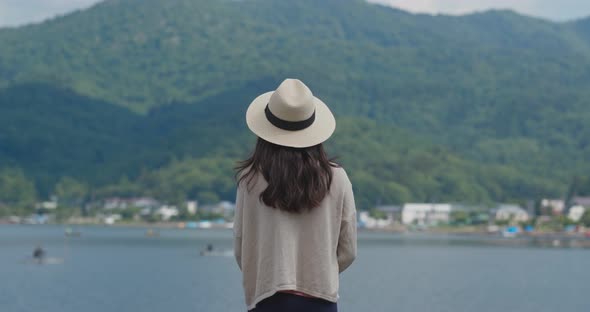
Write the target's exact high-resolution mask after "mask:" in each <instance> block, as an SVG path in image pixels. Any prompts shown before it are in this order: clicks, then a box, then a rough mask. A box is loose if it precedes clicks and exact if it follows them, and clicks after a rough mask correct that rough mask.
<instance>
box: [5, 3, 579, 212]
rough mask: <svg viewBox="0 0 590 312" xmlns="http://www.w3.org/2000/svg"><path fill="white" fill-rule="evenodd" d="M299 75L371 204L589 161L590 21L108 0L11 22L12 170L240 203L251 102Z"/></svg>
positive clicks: (565, 180)
mask: <svg viewBox="0 0 590 312" xmlns="http://www.w3.org/2000/svg"><path fill="white" fill-rule="evenodd" d="M286 77H297V78H300V79H302V80H304V81H305V82H306V83H307V84H308V85H309V86H310V87H311V89H312V90H313V91H315V93H316V95H317V96H319V97H320V98H322V99H324V101H325V102H326V103H328V104H329V105H330V107H331V108H332V109H333V111H334V112H335V114H336V115H337V117H338V120H339V126H338V129H337V134H336V136H335V137H334V140H333V141H332V142H330V144H329V147H330V148H331V151H332V152H333V153H334V154H337V155H341V156H342V158H341V162H342V163H343V164H344V165H345V167H346V168H347V169H348V170H349V172H350V175H351V178H352V179H353V182H355V183H354V184H355V187H356V188H357V190H356V191H357V193H358V196H357V197H358V199H359V201H360V203H361V207H363V208H369V207H370V206H371V205H373V204H375V203H376V202H380V203H400V202H403V201H409V200H414V201H429V200H445V201H470V202H482V201H491V200H494V201H509V200H525V199H531V198H537V197H540V196H562V195H563V194H564V193H565V191H566V188H567V186H568V184H569V183H570V181H571V179H572V177H573V176H574V175H576V174H580V173H581V172H583V171H584V170H588V169H589V167H590V166H589V165H588V160H589V158H590V156H589V155H590V106H589V105H588V103H589V101H590V91H589V90H590V19H585V20H580V21H577V22H571V23H551V22H547V21H544V20H540V19H535V18H529V17H524V16H521V15H518V14H515V13H513V12H510V11H489V12H485V13H481V14H473V15H468V16H462V17H449V16H426V15H412V14H409V13H406V12H404V11H400V10H396V9H392V8H388V7H383V6H379V5H372V4H368V3H366V2H364V1H361V0H322V1H317V0H314V1H312V0H300V1H279V0H245V1H222V0H219V1H204V0H203V1H194V0H169V1H157V0H141V1H140V0H110V1H106V2H104V3H101V4H99V5H97V6H95V7H93V8H91V9H89V10H86V11H82V12H77V13H75V14H71V15H68V16H66V17H63V18H58V19H55V20H51V21H48V22H45V23H43V24H40V25H31V26H26V27H21V28H17V29H4V30H0V87H1V88H2V90H0V121H1V122H0V161H1V163H0V167H7V168H8V167H10V168H21V169H22V170H24V172H25V174H26V175H27V176H28V177H29V178H30V179H33V180H34V181H35V182H36V185H37V188H38V189H39V191H40V194H41V195H47V194H49V193H51V192H52V191H53V188H54V184H55V183H56V182H58V181H59V180H60V179H63V176H69V177H73V178H75V179H76V180H77V181H78V182H79V183H81V184H88V185H90V186H91V187H92V188H93V189H95V191H94V192H96V193H100V194H106V195H112V194H120V193H126V194H136V193H141V194H148V195H154V196H159V197H163V198H167V199H170V200H173V201H180V200H182V199H184V198H198V199H201V200H203V201H214V200H216V199H219V198H225V199H232V196H233V189H234V186H233V181H232V171H231V167H232V165H233V161H234V160H235V159H238V158H240V157H244V156H245V155H246V153H247V151H248V148H249V146H250V145H251V143H252V142H253V137H252V136H251V135H249V134H248V133H247V131H246V130H245V129H246V128H245V123H244V121H243V114H244V112H245V109H246V108H247V105H248V104H249V103H250V101H251V100H252V99H253V98H254V97H255V96H256V95H258V94H259V93H261V92H264V91H268V90H271V89H273V88H275V87H276V86H277V85H278V84H279V83H280V81H281V80H282V79H284V78H286ZM0 174H1V173H0ZM117 181H119V182H117ZM113 184H116V185H113ZM0 201H2V198H0Z"/></svg>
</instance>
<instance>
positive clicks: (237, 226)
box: [234, 186, 244, 270]
mask: <svg viewBox="0 0 590 312" xmlns="http://www.w3.org/2000/svg"><path fill="white" fill-rule="evenodd" d="M242 199H243V194H242V190H241V188H240V186H238V191H237V194H236V211H235V215H234V256H235V258H236V262H237V263H238V267H239V268H240V270H241V269H242V219H243V218H242V211H243V208H244V207H243V200H242Z"/></svg>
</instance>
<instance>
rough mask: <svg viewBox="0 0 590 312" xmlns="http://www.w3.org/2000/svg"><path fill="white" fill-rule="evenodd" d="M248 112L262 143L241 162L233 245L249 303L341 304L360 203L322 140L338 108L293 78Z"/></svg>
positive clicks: (316, 307)
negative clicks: (341, 279) (341, 275)
mask: <svg viewBox="0 0 590 312" xmlns="http://www.w3.org/2000/svg"><path fill="white" fill-rule="evenodd" d="M246 120H247V123H248V127H249V128H250V130H251V131H252V132H254V134H256V135H257V136H258V143H257V144H256V149H255V151H254V153H253V154H252V156H251V157H250V158H249V159H247V160H245V161H243V162H241V163H240V165H239V166H238V168H237V170H238V172H237V178H238V192H237V198H236V216H235V222H234V236H235V237H234V239H235V248H234V249H235V256H236V260H237V262H238V265H239V267H240V269H241V270H242V275H243V286H244V292H245V297H246V304H247V306H248V310H250V311H255V312H264V311H281V312H288V311H306V312H314V311H330V312H332V311H337V305H336V301H337V299H338V284H339V283H338V274H339V273H341V272H342V271H344V270H345V269H346V268H347V267H348V266H349V265H350V264H351V263H352V262H353V261H354V259H355V257H356V209H355V204H354V197H353V193H352V186H351V184H350V181H349V180H348V177H347V175H346V172H345V171H344V169H342V168H341V167H339V166H338V165H336V164H335V163H333V162H331V161H329V160H328V158H327V156H326V153H325V152H324V149H323V146H322V142H324V141H326V140H327V139H328V138H329V137H330V136H331V135H332V133H333V132H334V129H335V128H336V122H335V120H334V116H333V115H332V113H331V112H330V110H329V109H328V107H327V106H326V104H324V103H323V102H322V101H321V100H319V99H318V98H316V97H314V96H313V95H312V93H311V91H310V90H309V88H307V86H305V84H303V83H302V82H301V81H299V80H296V79H287V80H285V81H284V82H283V83H282V84H281V85H280V86H279V87H278V88H277V90H276V91H274V92H268V93H265V94H262V95H260V96H259V97H258V98H256V99H255V100H254V102H252V104H250V107H249V108H248V112H247V114H246Z"/></svg>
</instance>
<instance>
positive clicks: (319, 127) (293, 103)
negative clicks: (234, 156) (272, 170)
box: [246, 79, 336, 148]
mask: <svg viewBox="0 0 590 312" xmlns="http://www.w3.org/2000/svg"><path fill="white" fill-rule="evenodd" d="M246 122H247V123H248V128H250V130H251V131H252V132H254V134H256V135H257V136H258V137H260V138H261V139H263V140H265V141H268V142H271V143H274V144H278V145H282V146H289V147H298V148H303V147H310V146H314V145H318V144H320V143H322V142H324V141H326V140H327V139H328V138H329V137H330V136H331V135H332V133H334V130H335V129H336V120H335V119H334V115H332V112H330V109H329V108H328V106H327V105H326V104H324V102H322V100H320V99H318V98H316V97H314V96H313V94H312V93H311V90H309V88H308V87H307V86H306V85H305V84H304V83H303V82H301V81H300V80H298V79H286V80H285V81H283V82H282V83H281V85H280V86H279V87H278V88H277V89H276V90H275V91H271V92H267V93H264V94H262V95H260V96H258V97H257V98H256V99H255V100H254V101H253V102H252V103H251V104H250V106H249V107H248V111H247V112H246Z"/></svg>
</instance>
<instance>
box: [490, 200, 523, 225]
mask: <svg viewBox="0 0 590 312" xmlns="http://www.w3.org/2000/svg"><path fill="white" fill-rule="evenodd" d="M494 216H495V219H496V220H499V221H511V222H526V221H528V220H529V214H528V213H527V212H526V210H524V209H523V208H522V207H520V206H518V205H509V204H503V205H500V206H498V208H496V209H495V211H494Z"/></svg>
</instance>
